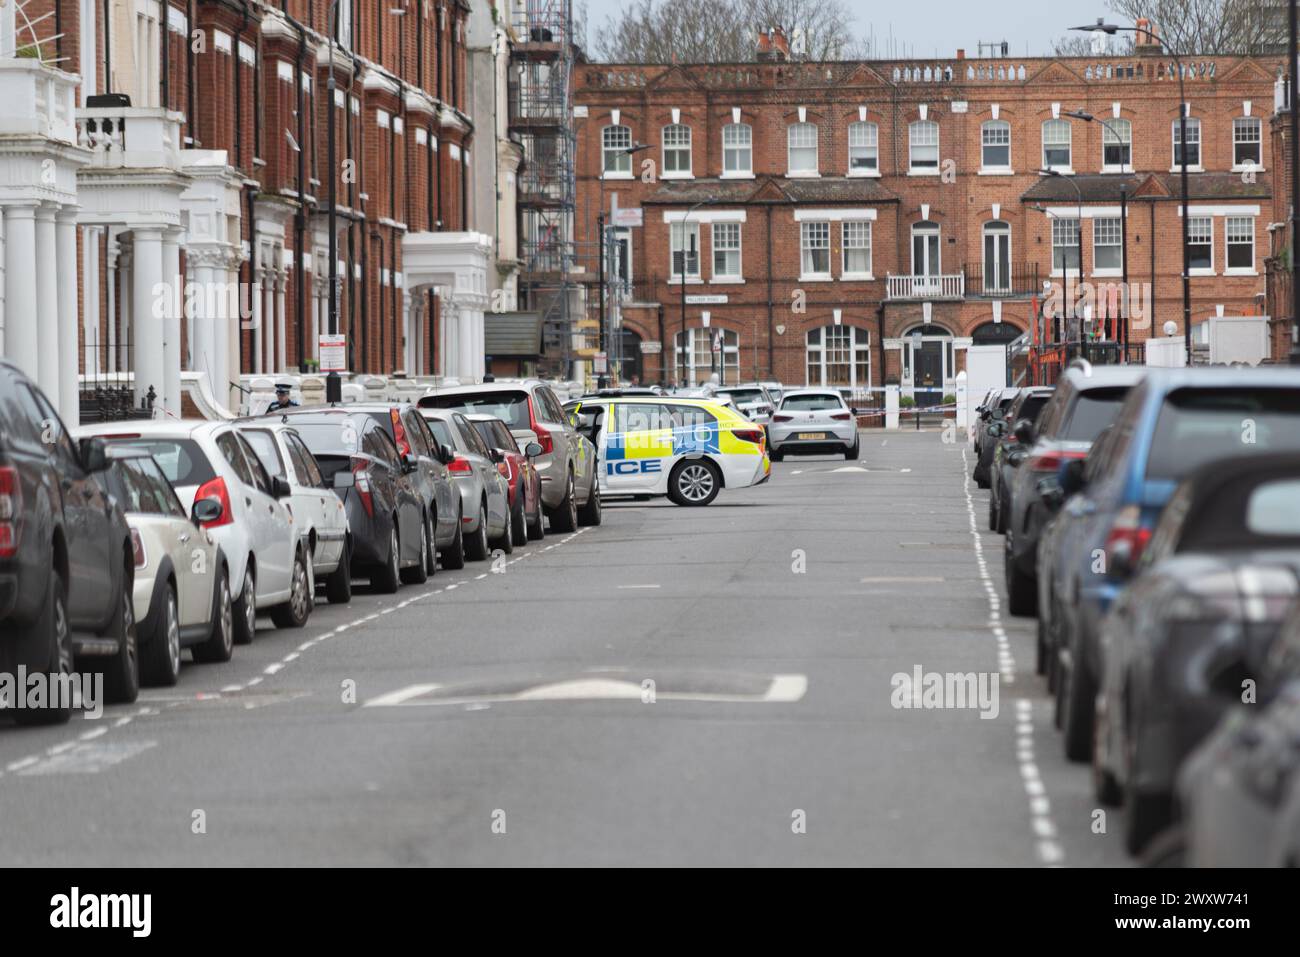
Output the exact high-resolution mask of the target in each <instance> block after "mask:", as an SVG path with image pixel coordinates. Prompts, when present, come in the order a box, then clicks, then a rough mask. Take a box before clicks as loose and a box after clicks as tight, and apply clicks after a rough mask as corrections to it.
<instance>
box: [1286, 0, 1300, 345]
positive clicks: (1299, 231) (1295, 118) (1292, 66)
mask: <svg viewBox="0 0 1300 957" xmlns="http://www.w3.org/2000/svg"><path fill="white" fill-rule="evenodd" d="M1287 40H1288V42H1287V51H1288V53H1287V61H1288V62H1287V68H1286V70H1287V73H1288V74H1289V75H1290V78H1291V83H1290V86H1289V89H1288V92H1289V95H1288V97H1287V113H1288V114H1289V117H1290V120H1291V211H1290V215H1291V356H1290V363H1291V365H1293V366H1300V311H1297V309H1296V296H1297V295H1300V256H1297V255H1296V251H1297V250H1296V246H1297V240H1300V225H1297V221H1296V203H1297V202H1298V201H1300V152H1297V151H1296V148H1295V135H1296V130H1300V106H1297V100H1296V45H1297V43H1298V42H1300V37H1298V36H1297V29H1296V0H1289V2H1288V3H1287Z"/></svg>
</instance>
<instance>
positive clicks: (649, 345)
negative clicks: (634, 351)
mask: <svg viewBox="0 0 1300 957" xmlns="http://www.w3.org/2000/svg"><path fill="white" fill-rule="evenodd" d="M663 351H664V344H663V343H662V342H660V341H659V340H657V339H646V340H644V341H642V343H641V354H642V355H646V356H653V355H658V354H659V353H661V352H663Z"/></svg>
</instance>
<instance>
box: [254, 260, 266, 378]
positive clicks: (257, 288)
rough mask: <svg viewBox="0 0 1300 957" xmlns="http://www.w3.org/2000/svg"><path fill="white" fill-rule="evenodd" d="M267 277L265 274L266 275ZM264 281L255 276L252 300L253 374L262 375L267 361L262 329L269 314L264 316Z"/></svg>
mask: <svg viewBox="0 0 1300 957" xmlns="http://www.w3.org/2000/svg"><path fill="white" fill-rule="evenodd" d="M264 275H265V274H264ZM262 285H263V283H262V280H261V277H258V276H257V275H256V274H254V277H253V291H252V295H251V296H250V298H251V299H252V301H253V319H252V323H253V374H254V375H260V374H261V373H262V371H263V369H262V364H263V363H264V362H265V361H266V347H265V345H264V343H263V339H262V327H263V326H264V325H265V324H266V317H267V316H268V315H270V313H269V312H267V313H266V314H263V310H262V295H263V293H262Z"/></svg>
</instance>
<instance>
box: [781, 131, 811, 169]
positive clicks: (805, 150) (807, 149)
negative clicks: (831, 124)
mask: <svg viewBox="0 0 1300 957" xmlns="http://www.w3.org/2000/svg"><path fill="white" fill-rule="evenodd" d="M786 144H787V152H788V166H789V170H788V171H789V173H790V175H792V176H793V175H798V174H803V175H808V174H815V173H816V172H817V127H816V126H814V125H813V124H812V123H791V124H790V128H789V130H787V132H786Z"/></svg>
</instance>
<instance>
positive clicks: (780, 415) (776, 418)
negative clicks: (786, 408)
mask: <svg viewBox="0 0 1300 957" xmlns="http://www.w3.org/2000/svg"><path fill="white" fill-rule="evenodd" d="M772 421H773V422H793V421H794V416H793V415H786V414H785V413H784V412H776V413H774V414H773V415H772Z"/></svg>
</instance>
